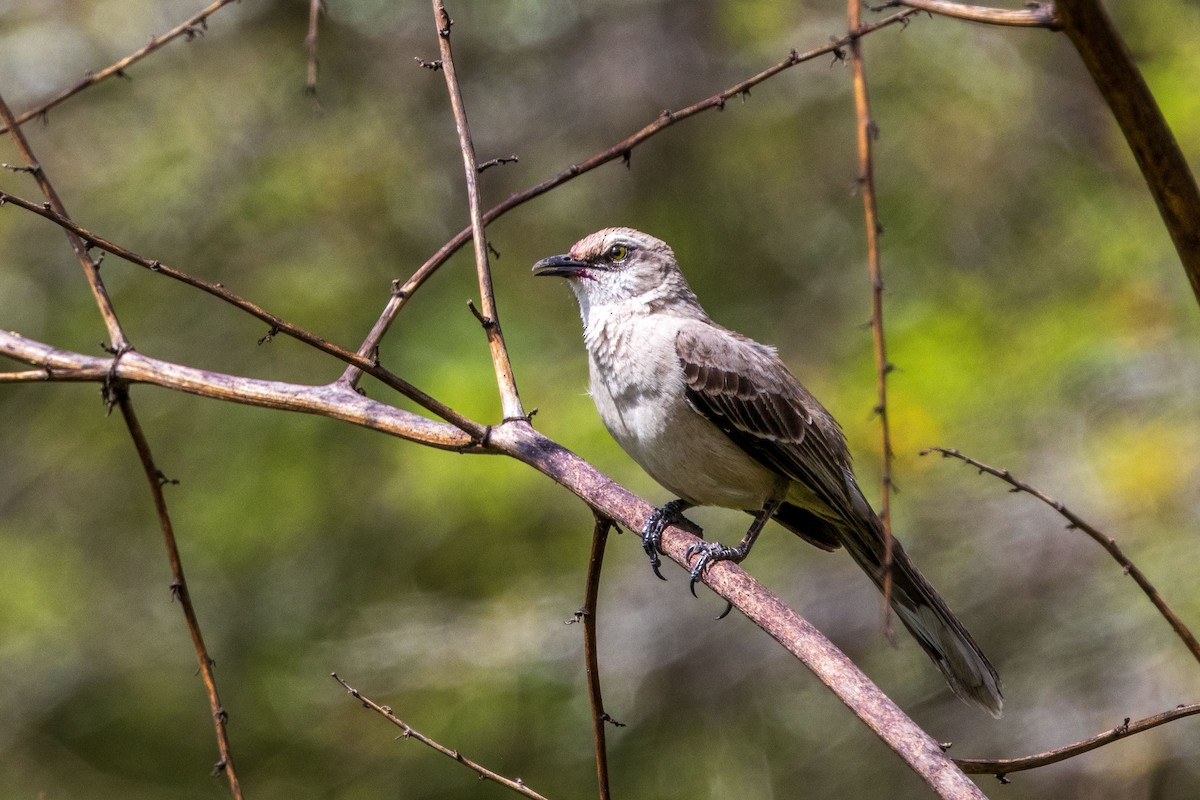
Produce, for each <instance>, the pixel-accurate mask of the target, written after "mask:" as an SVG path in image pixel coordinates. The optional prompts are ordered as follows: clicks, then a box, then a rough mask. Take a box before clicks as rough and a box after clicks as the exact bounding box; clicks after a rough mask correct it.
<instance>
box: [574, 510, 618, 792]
mask: <svg viewBox="0 0 1200 800" xmlns="http://www.w3.org/2000/svg"><path fill="white" fill-rule="evenodd" d="M612 524H613V523H612V520H610V519H608V518H607V517H604V516H601V515H600V514H596V525H595V527H594V528H593V529H592V552H591V554H590V555H589V556H588V572H587V586H586V589H585V591H584V600H583V608H582V609H580V611H579V614H580V618H581V619H582V620H583V657H584V662H585V666H586V670H587V681H588V699H589V700H590V701H591V707H592V739H593V741H594V742H595V747H596V782H597V786H598V788H599V792H600V800H609V798H610V797H611V796H612V795H611V792H610V790H609V786H608V745H607V743H606V735H605V731H604V723H605V722H607V721H610V720H611V719H612V718H611V717H609V716H608V714H607V713H606V712H605V711H604V697H603V695H602V694H601V691H600V659H599V650H598V649H597V644H596V613H597V607H598V606H597V598H598V597H599V595H600V571H601V569H602V568H603V566H604V546H605V544H606V543H607V542H608V531H609V529H610V528H611V527H612Z"/></svg>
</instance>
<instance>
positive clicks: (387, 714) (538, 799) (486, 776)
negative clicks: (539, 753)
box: [330, 672, 546, 800]
mask: <svg viewBox="0 0 1200 800" xmlns="http://www.w3.org/2000/svg"><path fill="white" fill-rule="evenodd" d="M330 677H331V678H333V679H334V680H335V681H337V682H338V683H340V684H341V685H342V688H343V689H345V690H346V692H347V693H348V694H349V695H350V696H351V697H353V698H354V699H356V700H358V701H359V702H361V703H362V704H363V707H364V708H369V709H371V710H372V711H374V712H375V713H377V714H379V715H380V716H381V717H383V718H384V719H386V720H387V721H388V722H390V723H392V724H393V725H395V726H396V727H397V728H399V729H400V730H402V731H404V733H403V734H402V736H403V737H404V738H405V739H416V740H417V741H418V742H420V743H421V744H423V745H425V746H427V747H432V748H433V749H434V750H437V751H438V752H439V753H441V754H442V755H444V756H446V757H447V758H451V759H453V760H455V761H457V762H458V763H459V764H462V765H463V766H464V767H466V768H467V769H470V770H473V771H474V772H475V774H476V775H478V776H479V778H480V780H488V781H492V782H493V783H497V784H499V785H501V786H504V787H506V788H509V789H512V790H513V791H514V792H517V793H518V794H522V795H524V796H525V797H529V798H532V799H533V800H546V798H545V797H543V796H542V795H540V794H538V793H537V792H535V791H534V790H533V789H530V788H529V787H528V786H526V785H525V782H524V781H522V780H521V779H520V778H517V779H516V780H512V779H511V778H506V777H504V776H503V775H501V774H499V773H498V772H493V771H492V770H490V769H488V768H487V767H485V766H483V765H482V764H479V763H477V762H475V761H472V760H471V759H469V758H467V757H466V756H464V755H463V754H462V753H460V752H458V751H457V750H451V749H450V748H449V747H446V746H445V745H443V744H439V743H438V742H436V741H434V740H433V739H430V738H429V737H428V736H426V735H425V734H423V733H421V732H420V731H418V730H416V729H415V728H413V727H411V726H410V725H409V724H408V723H407V722H405V721H404V720H402V719H400V718H399V717H397V716H396V715H395V713H393V712H392V709H390V708H388V707H387V706H381V705H379V704H378V703H376V702H375V701H374V700H372V699H371V698H369V697H367V696H366V695H364V694H362V693H361V692H359V691H358V690H357V689H355V688H354V687H353V686H351V685H350V684H348V683H346V682H345V681H344V680H342V679H341V678H340V677H338V674H337V673H336V672H333V673H330Z"/></svg>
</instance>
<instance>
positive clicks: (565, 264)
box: [533, 255, 592, 278]
mask: <svg viewBox="0 0 1200 800" xmlns="http://www.w3.org/2000/svg"><path fill="white" fill-rule="evenodd" d="M591 266H592V265H591V264H588V263H587V262H585V261H580V260H579V259H576V258H571V257H570V256H569V255H561V256H550V257H549V258H543V259H542V260H541V261H539V262H537V263H536V264H534V265H533V274H534V275H557V276H559V277H561V278H571V277H574V276H576V275H578V274H579V273H580V272H582V271H583V270H585V269H590V268H591Z"/></svg>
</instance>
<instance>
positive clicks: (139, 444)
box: [115, 386, 242, 800]
mask: <svg viewBox="0 0 1200 800" xmlns="http://www.w3.org/2000/svg"><path fill="white" fill-rule="evenodd" d="M115 394H116V400H117V405H118V406H119V407H120V409H121V416H122V417H124V418H125V425H126V427H128V428H129V435H130V437H131V438H132V439H133V444H134V447H136V448H137V452H138V457H139V458H140V459H141V461H142V469H144V470H145V472H146V480H147V481H149V483H150V493H151V494H152V495H154V508H155V510H156V511H157V512H158V522H159V526H160V527H161V528H162V534H163V541H164V543H165V544H166V546H167V558H168V560H169V561H170V562H171V594H173V595H174V596H175V598H176V599H177V600H179V605H180V606H182V607H183V616H184V618H185V619H186V620H187V627H188V633H190V634H191V636H192V646H193V647H195V648H196V660H197V661H198V662H199V663H200V676H201V678H202V679H203V681H204V689H205V691H206V692H207V693H208V705H209V708H211V709H212V717H213V726H214V727H215V728H216V732H217V749H218V750H219V751H220V754H221V758H220V760H219V761H218V762H217V764H216V766H215V767H214V770H213V772H214V774H216V773H217V772H224V773H225V777H226V778H228V780H229V790H230V791H231V792H232V793H233V796H234V798H236V800H241V798H242V787H241V784H240V783H239V782H238V777H237V772H236V771H235V770H234V768H233V755H232V753H231V752H230V748H229V734H228V731H226V727H225V726H226V722H228V719H229V715H228V714H226V713H225V708H224V707H223V706H222V705H221V697H220V695H218V694H217V682H216V678H215V677H213V668H212V659H211V658H209V655H208V649H207V648H206V647H205V646H204V637H203V636H202V635H201V634H200V623H199V622H198V621H197V619H196V610H195V609H194V608H193V607H192V597H191V595H190V594H189V593H188V588H187V580H186V579H184V577H183V562H182V561H180V558H179V547H178V546H177V545H176V543H175V530H174V528H173V526H172V525H171V516H170V514H169V513H168V512H167V501H166V498H165V497H164V496H163V491H162V487H163V483H165V482H166V478H165V477H164V476H163V474H162V472H161V471H160V470H159V469H158V467H156V466H155V465H154V457H153V456H152V455H151V454H150V445H149V443H148V442H147V441H146V436H145V434H144V433H143V432H142V426H141V423H139V422H138V418H137V415H136V414H134V412H133V403H131V402H130V400H129V391H128V389H127V388H126V387H124V386H121V387H119V388H117V389H116V390H115Z"/></svg>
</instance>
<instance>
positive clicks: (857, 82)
mask: <svg viewBox="0 0 1200 800" xmlns="http://www.w3.org/2000/svg"><path fill="white" fill-rule="evenodd" d="M847 5H848V9H849V18H850V30H852V31H857V30H858V29H859V27H860V26H861V24H862V8H861V0H847ZM850 69H851V74H852V76H853V77H852V81H853V84H854V112H855V117H856V119H857V125H856V126H855V131H856V133H857V140H858V188H859V191H860V192H861V193H862V202H863V220H864V222H865V223H866V228H867V273H868V275H869V276H870V280H871V341H872V345H873V348H874V352H875V413H876V414H878V415H879V439H880V442H879V447H880V476H879V483H880V486H879V521H880V522H882V523H883V619H884V629H885V631H886V632H887V634H888V637H889V638H894V637H895V634H894V633H893V631H892V617H891V600H892V432H891V427H890V425H889V424H888V407H887V376H888V373H889V372H891V369H892V365H891V364H890V363H888V358H887V339H886V338H885V337H884V333H883V265H882V263H881V261H880V256H879V236H880V234H882V233H883V226H882V225H880V224H879V205H878V199H877V195H876V192H875V158H874V151H873V149H872V146H873V143H874V140H875V138H876V136H878V135H879V128H878V127H877V126H876V125H875V120H873V119H871V104H870V99H869V97H868V94H867V69H866V64H865V62H864V61H863V55H862V45H861V43H860V42H859V39H858V37H855V38H854V39H853V40H851V42H850Z"/></svg>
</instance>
